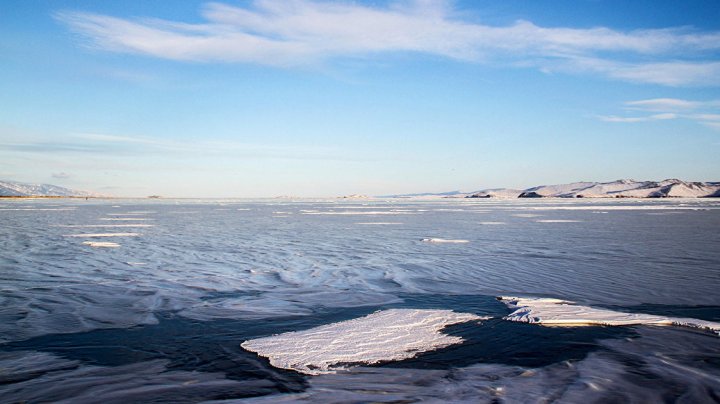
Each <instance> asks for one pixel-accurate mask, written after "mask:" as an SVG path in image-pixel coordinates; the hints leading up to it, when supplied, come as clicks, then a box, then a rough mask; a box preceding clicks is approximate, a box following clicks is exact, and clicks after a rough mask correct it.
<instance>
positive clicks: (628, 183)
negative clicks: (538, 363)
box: [387, 179, 720, 199]
mask: <svg viewBox="0 0 720 404" xmlns="http://www.w3.org/2000/svg"><path fill="white" fill-rule="evenodd" d="M387 197H394V198H420V199H427V198H500V199H502V198H505V199H511V198H709V197H720V182H689V181H682V180H677V179H669V180H663V181H635V180H617V181H611V182H573V183H570V184H559V185H539V186H536V187H532V188H528V189H524V190H520V189H510V188H493V189H483V190H480V191H475V192H468V193H463V192H459V191H453V192H446V193H440V194H429V193H428V194H408V195H391V196H387Z"/></svg>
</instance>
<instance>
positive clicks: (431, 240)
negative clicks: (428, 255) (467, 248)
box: [420, 237, 470, 244]
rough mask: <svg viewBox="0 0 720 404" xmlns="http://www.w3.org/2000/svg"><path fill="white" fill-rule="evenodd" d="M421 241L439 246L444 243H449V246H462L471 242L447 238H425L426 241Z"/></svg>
mask: <svg viewBox="0 0 720 404" xmlns="http://www.w3.org/2000/svg"><path fill="white" fill-rule="evenodd" d="M420 241H422V242H424V243H438V244H442V243H447V244H452V243H455V244H462V243H469V242H470V240H460V239H446V238H437V237H432V238H424V239H422V240H420Z"/></svg>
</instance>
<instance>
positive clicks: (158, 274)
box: [0, 199, 720, 340]
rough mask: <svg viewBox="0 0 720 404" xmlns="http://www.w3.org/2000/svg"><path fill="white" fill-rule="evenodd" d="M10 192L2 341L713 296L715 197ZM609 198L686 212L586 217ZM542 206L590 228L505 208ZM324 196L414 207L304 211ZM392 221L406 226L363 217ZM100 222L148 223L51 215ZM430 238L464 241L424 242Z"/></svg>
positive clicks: (2, 263) (1, 214) (719, 255)
mask: <svg viewBox="0 0 720 404" xmlns="http://www.w3.org/2000/svg"><path fill="white" fill-rule="evenodd" d="M3 204H4V205H5V206H6V207H8V208H11V209H34V210H31V211H25V210H12V211H0V223H2V225H0V277H1V279H2V282H0V283H1V284H2V286H1V290H0V303H1V304H0V339H3V340H16V339H22V338H28V337H29V336H37V335H45V334H52V333H58V332H62V333H68V332H78V331H83V330H89V329H94V328H112V327H130V326H133V325H138V324H147V323H148V321H153V320H152V319H154V315H153V314H154V313H155V312H156V311H158V310H176V312H177V313H178V314H179V315H181V316H187V317H190V318H194V319H202V320H203V321H205V320H213V319H228V318H237V319H262V318H268V319H269V318H277V317H279V316H283V315H285V316H288V315H297V316H308V315H312V314H313V313H314V312H316V311H317V310H321V309H323V308H337V307H359V306H361V305H372V304H379V305H381V304H385V303H386V302H391V301H397V300H398V299H399V296H400V295H401V294H404V293H424V294H436V293H441V294H485V295H493V296H497V295H503V294H508V295H528V296H532V295H554V296H562V297H563V298H566V299H569V300H575V301H583V302H587V303H588V304H591V305H592V304H595V305H608V304H609V305H633V304H639V303H652V304H667V305H683V304H684V305H694V304H699V305H720V294H718V293H717V290H718V288H719V287H720V271H718V270H717V268H720V250H718V249H717V245H718V243H720V233H718V232H717V228H719V226H720V210H718V209H716V208H717V207H720V203H718V201H716V200H712V199H702V200H662V201H643V202H642V203H640V202H633V201H625V200H619V201H615V200H613V201H612V202H610V201H608V200H602V201H597V200H593V201H589V202H588V201H583V200H561V201H547V200H539V201H531V200H520V201H514V200H513V201H497V200H495V201H493V200H482V201H479V200H467V201H434V202H412V203H410V202H402V201H401V202H397V201H395V202H393V203H386V202H372V203H369V204H368V205H367V206H360V205H348V204H347V203H343V202H332V203H329V202H327V201H313V202H302V203H291V202H282V203H280V202H278V201H270V202H259V203H249V202H247V201H242V202H237V201H236V202H232V201H230V202H228V205H227V207H229V208H233V209H231V210H229V211H217V210H215V208H217V207H218V206H219V205H218V204H217V203H216V202H215V201H172V200H167V201H157V202H152V203H151V202H147V201H118V200H113V201H112V202H106V201H90V202H86V201H77V200H67V201H62V200H52V201H48V200H34V201H7V202H6V201H3ZM112 206H121V208H113V207H112ZM606 207H620V208H632V209H634V208H639V209H646V208H645V207H650V208H652V209H655V210H652V211H650V212H674V211H677V210H673V209H681V208H682V209H686V210H683V211H682V212H683V214H681V215H667V216H648V215H647V214H646V213H648V212H649V211H636V210H612V209H608V211H609V213H608V214H605V215H596V214H592V212H594V211H597V210H598V209H600V208H602V209H605V208H606ZM535 208H538V209H551V210H548V211H543V212H541V214H542V215H543V217H542V218H541V219H548V220H582V221H583V225H582V226H565V225H563V226H560V225H557V226H554V225H549V224H548V225H540V224H535V223H532V222H531V220H526V219H521V218H517V217H513V215H515V214H535V213H539V212H535V211H534V210H533V211H529V210H527V209H535ZM554 208H578V209H577V210H569V211H557V212H556V211H553V210H552V209H554ZM586 208H587V209H586ZM35 209H40V210H35ZM45 209H62V210H59V211H58V210H45ZM238 209H251V210H249V211H248V210H238ZM331 209H332V210H334V211H335V212H346V211H347V212H355V211H359V212H379V211H383V212H392V211H393V210H401V211H406V210H411V211H413V212H412V213H415V214H414V215H405V216H392V217H389V216H375V217H373V216H353V215H349V216H344V215H301V214H298V213H299V212H301V211H318V212H327V211H330V210H331ZM458 209H462V210H464V211H456V210H458ZM480 209H482V211H484V212H486V213H483V215H482V220H485V221H488V222H490V221H493V222H505V223H507V225H505V226H482V225H478V217H479V216H478V215H477V214H476V213H475V212H477V211H479V210H480ZM659 209H662V210H659ZM690 209H693V210H690ZM698 209H702V210H698ZM276 211H284V212H295V214H294V215H292V217H291V218H284V219H283V220H277V219H273V218H271V214H272V212H276ZM113 212H121V213H135V214H136V215H134V216H132V217H130V216H122V217H118V216H115V215H113ZM139 212H147V213H144V215H137V213H139ZM153 212H154V213H153ZM393 213H394V214H396V213H408V212H393ZM397 218H402V220H398V222H400V221H401V222H402V225H385V226H383V225H374V226H373V225H356V223H357V222H367V223H370V222H386V220H387V222H395V220H396V219H397ZM101 219H129V221H125V220H122V221H115V220H112V221H105V220H101ZM140 219H142V220H140ZM358 219H361V220H358ZM388 219H391V220H388ZM101 224H107V225H114V224H121V225H125V224H152V225H153V226H154V227H146V228H142V229H140V228H138V229H132V228H128V229H127V230H128V231H129V232H130V231H134V230H142V231H141V233H142V234H141V235H140V236H137V237H124V238H120V237H117V238H105V239H103V238H89V237H88V238H83V237H75V238H73V237H62V236H63V235H64V234H72V233H89V234H93V233H99V234H104V233H106V231H107V233H115V230H118V231H124V230H125V229H123V228H117V229H113V228H107V229H102V228H98V229H97V231H95V229H81V228H77V229H76V228H65V227H57V226H94V225H101ZM86 230H87V231H86ZM90 230H93V231H90ZM433 235H438V236H442V237H443V239H445V240H468V241H470V243H469V244H452V243H451V244H441V243H439V244H433V243H431V242H419V240H421V239H422V238H424V237H432V236H433ZM118 240H122V241H118ZM84 241H91V242H96V241H97V242H105V241H107V242H116V243H119V244H121V245H122V248H91V247H89V246H88V245H83V242H84ZM433 246H436V247H438V248H430V247H433ZM440 247H443V248H440ZM445 247H447V248H445ZM128 263H144V264H143V265H142V266H138V265H133V264H128ZM679 269H681V270H679Z"/></svg>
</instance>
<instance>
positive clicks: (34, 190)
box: [0, 181, 100, 197]
mask: <svg viewBox="0 0 720 404" xmlns="http://www.w3.org/2000/svg"><path fill="white" fill-rule="evenodd" d="M0 196H74V197H91V196H93V197H97V196H100V195H97V194H93V193H91V192H85V191H76V190H74V189H69V188H63V187H59V186H57V185H50V184H26V183H22V182H15V181H0Z"/></svg>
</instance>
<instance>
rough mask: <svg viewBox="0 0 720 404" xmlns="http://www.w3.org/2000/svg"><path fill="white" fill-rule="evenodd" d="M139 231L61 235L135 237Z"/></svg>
mask: <svg viewBox="0 0 720 404" xmlns="http://www.w3.org/2000/svg"><path fill="white" fill-rule="evenodd" d="M139 235H140V233H81V234H63V237H137V236H139Z"/></svg>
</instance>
